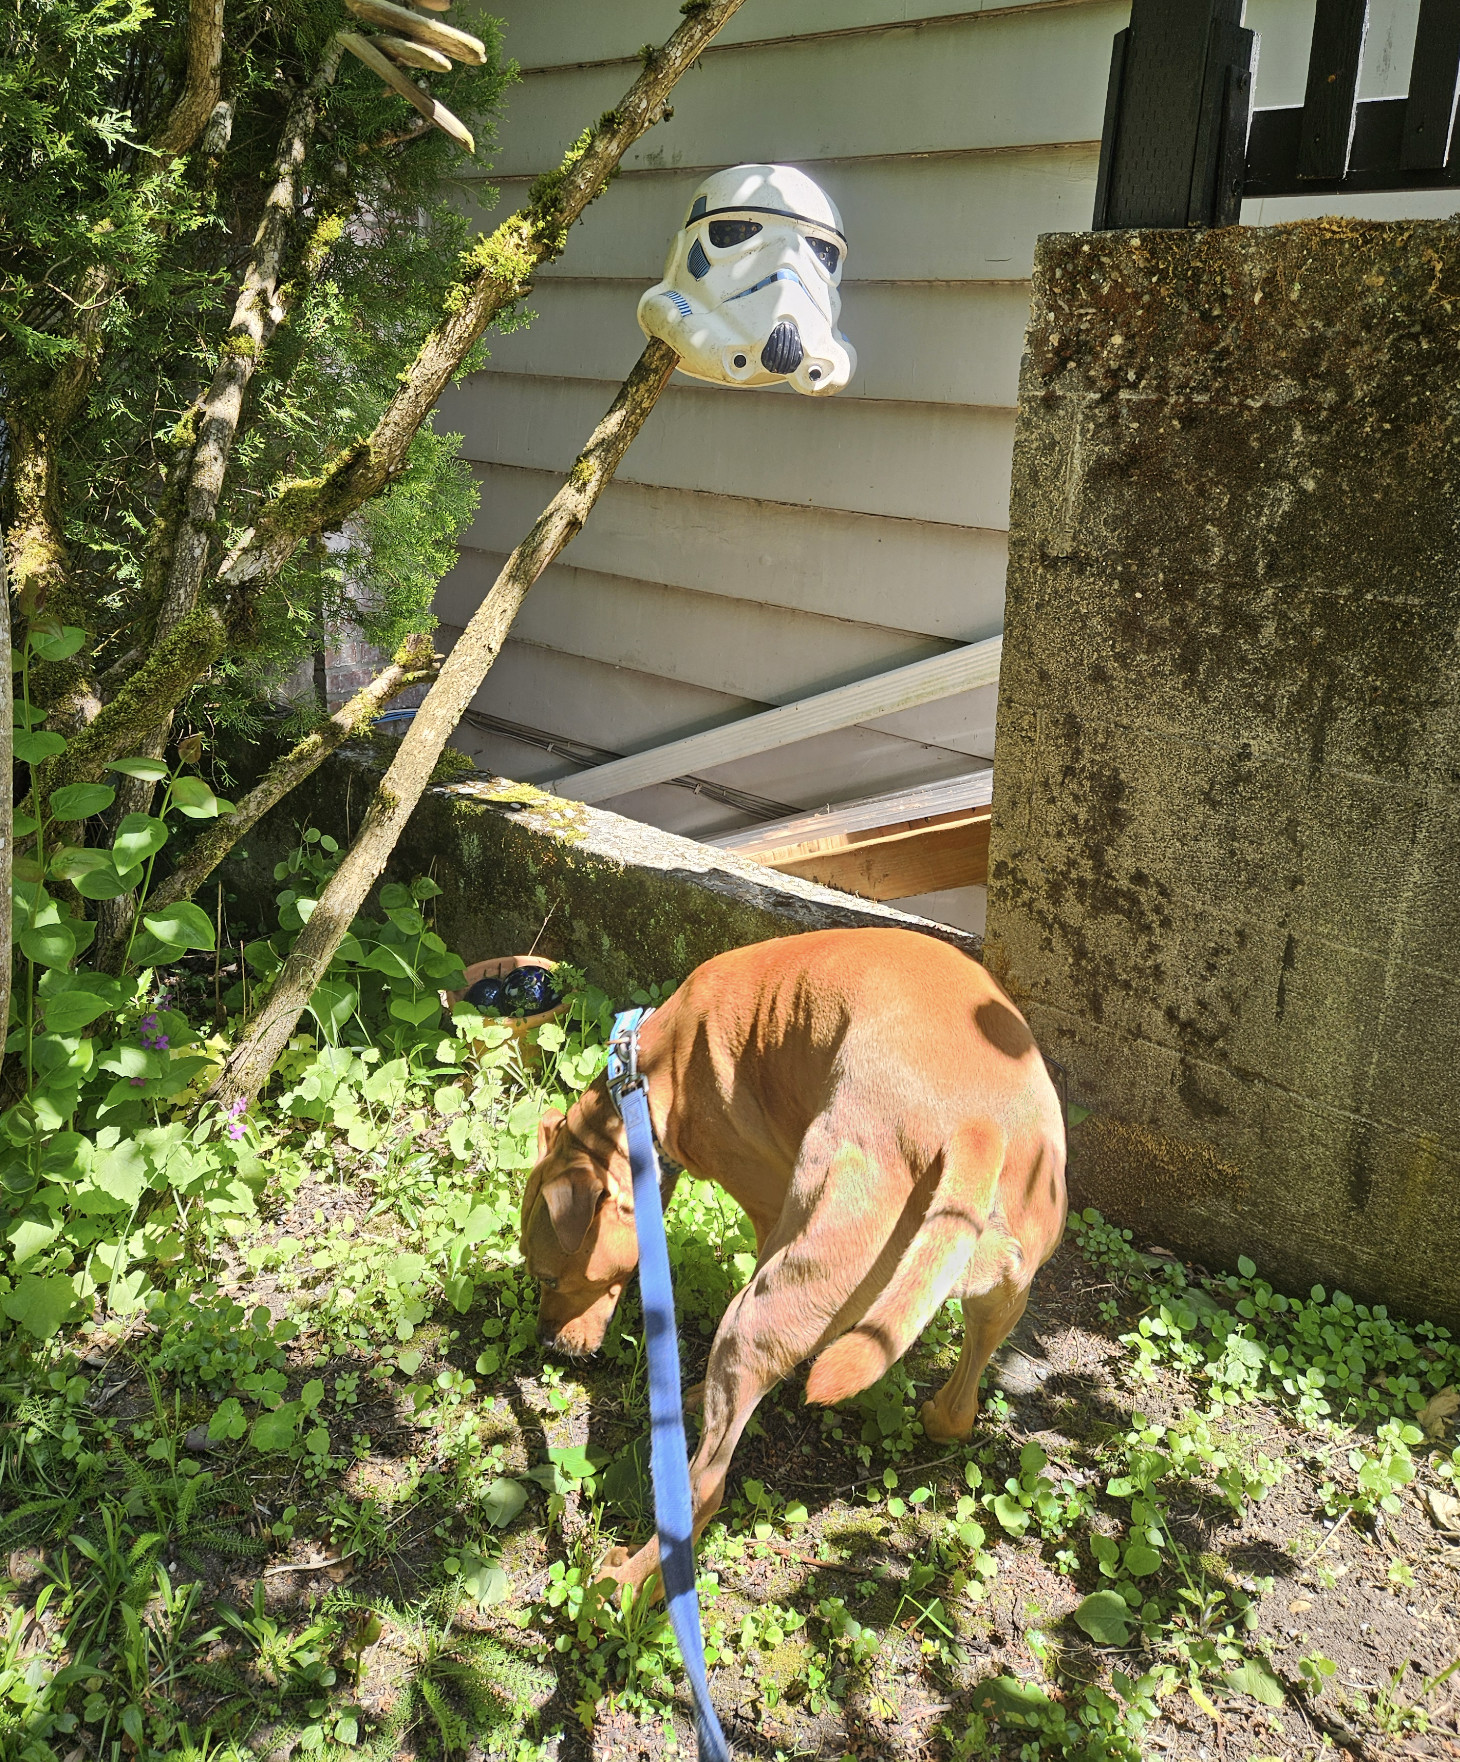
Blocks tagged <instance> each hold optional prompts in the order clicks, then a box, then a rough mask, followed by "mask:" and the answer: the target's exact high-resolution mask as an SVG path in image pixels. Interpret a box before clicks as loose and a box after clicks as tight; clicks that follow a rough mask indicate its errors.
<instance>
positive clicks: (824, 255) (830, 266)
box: [806, 239, 842, 275]
mask: <svg viewBox="0 0 1460 1762" xmlns="http://www.w3.org/2000/svg"><path fill="white" fill-rule="evenodd" d="M806 243H807V244H808V245H810V247H811V249H812V250H813V251H815V253H816V255H817V256H818V257H819V258H820V259H821V261H822V262H823V263H824V264H825V265H826V268H827V273H828V274H829V275H835V274H836V266H837V264H838V263H840V262H841V260H842V254H841V252H840V250H838V248H837V247H836V246H835V245H834V244H832V242H831V240H830V239H807V241H806Z"/></svg>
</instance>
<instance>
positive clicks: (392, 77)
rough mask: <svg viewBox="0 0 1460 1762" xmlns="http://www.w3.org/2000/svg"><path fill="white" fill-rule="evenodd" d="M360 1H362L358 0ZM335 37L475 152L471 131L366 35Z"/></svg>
mask: <svg viewBox="0 0 1460 1762" xmlns="http://www.w3.org/2000/svg"><path fill="white" fill-rule="evenodd" d="M361 3H362V4H363V0H361ZM336 40H337V41H338V42H340V43H342V44H343V45H344V47H345V48H346V49H348V50H349V51H350V53H351V54H352V55H353V56H354V57H355V58H356V60H357V61H363V62H364V63H365V65H366V67H368V68H369V69H370V71H371V72H372V73H375V74H378V75H379V76H380V78H381V79H382V80H384V81H385V83H386V85H388V86H389V87H391V89H392V90H393V91H397V92H399V93H400V95H401V97H402V98H404V99H405V100H406V102H407V103H408V104H414V105H415V107H416V109H417V110H419V111H420V113H421V115H422V116H424V117H425V118H426V120H427V122H432V123H434V124H435V125H436V127H437V128H439V129H440V130H441V131H442V133H443V134H448V135H450V136H451V138H452V140H453V141H456V142H457V143H458V144H459V145H461V146H463V147H465V148H466V150H467V152H468V153H475V152H476V143H475V142H474V141H473V140H472V136H471V131H470V129H468V128H467V126H466V124H465V123H464V122H462V121H461V120H460V119H459V118H458V117H456V116H453V115H452V113H451V112H450V111H449V110H448V109H447V108H446V106H445V105H444V104H440V103H438V102H437V101H436V99H434V98H433V97H432V96H431V94H430V93H429V92H423V91H422V90H421V88H420V87H419V86H418V85H416V84H415V83H414V82H413V81H411V80H408V79H407V78H406V76H405V75H404V74H403V73H402V72H401V70H400V69H399V68H398V67H397V66H396V65H395V64H394V63H393V62H390V61H387V60H386V58H385V57H384V56H383V55H382V54H381V53H380V51H379V50H378V49H377V48H376V47H375V45H374V43H372V42H371V41H370V39H369V38H368V37H362V36H361V35H360V34H359V32H358V31H338V32H336Z"/></svg>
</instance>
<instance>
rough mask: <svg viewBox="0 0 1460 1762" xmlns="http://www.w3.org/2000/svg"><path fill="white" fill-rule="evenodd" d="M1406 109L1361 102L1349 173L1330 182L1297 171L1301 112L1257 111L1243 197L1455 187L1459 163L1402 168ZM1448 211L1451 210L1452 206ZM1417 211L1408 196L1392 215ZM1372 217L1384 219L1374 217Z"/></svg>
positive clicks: (1391, 102) (1396, 103)
mask: <svg viewBox="0 0 1460 1762" xmlns="http://www.w3.org/2000/svg"><path fill="white" fill-rule="evenodd" d="M1407 108H1408V106H1407V104H1406V101H1405V100H1404V99H1403V98H1380V99H1376V100H1375V101H1374V102H1372V103H1367V104H1360V105H1359V106H1358V109H1357V111H1356V114H1355V120H1354V138H1353V146H1352V148H1351V150H1350V153H1349V159H1348V170H1347V171H1346V172H1345V173H1344V175H1343V176H1342V177H1329V178H1308V177H1303V176H1302V175H1301V174H1300V172H1299V170H1298V167H1299V166H1300V165H1301V150H1300V149H1301V130H1302V127H1303V121H1302V118H1303V114H1304V113H1303V112H1302V111H1299V110H1296V109H1293V110H1260V111H1258V112H1257V114H1256V115H1255V116H1254V117H1253V127H1252V136H1251V139H1250V141H1249V143H1248V156H1247V185H1246V189H1247V194H1248V197H1249V198H1251V197H1255V196H1284V195H1296V194H1299V193H1303V194H1307V193H1308V192H1309V191H1313V192H1315V193H1319V192H1328V191H1331V192H1334V193H1336V194H1338V193H1342V194H1363V193H1366V192H1370V191H1376V192H1377V191H1382V190H1406V191H1409V190H1426V189H1452V188H1454V186H1455V185H1456V184H1460V159H1452V160H1451V162H1450V164H1449V165H1446V166H1444V167H1442V168H1440V169H1439V170H1437V171H1423V170H1410V169H1406V168H1405V166H1404V165H1403V164H1402V145H1403V139H1404V119H1405V113H1406V110H1407ZM1449 207H1453V202H1451V203H1450V204H1449ZM1449 207H1442V208H1440V209H1439V210H1438V211H1437V212H1438V213H1439V214H1447V213H1448V212H1449ZM1319 212H1321V213H1325V214H1327V213H1332V212H1333V210H1332V208H1331V207H1328V206H1325V207H1323V208H1321V209H1320V210H1319ZM1366 212H1368V210H1366ZM1421 212H1422V210H1421V209H1420V208H1418V207H1416V206H1415V198H1410V199H1409V200H1407V201H1405V202H1402V203H1400V204H1399V207H1398V213H1397V214H1396V216H1395V217H1396V218H1398V217H1399V216H1401V215H1402V216H1405V217H1418V215H1419V214H1420V213H1421ZM1283 218H1285V219H1286V218H1288V216H1286V215H1284V216H1283ZM1374 218H1386V216H1381V215H1378V214H1375V215H1374Z"/></svg>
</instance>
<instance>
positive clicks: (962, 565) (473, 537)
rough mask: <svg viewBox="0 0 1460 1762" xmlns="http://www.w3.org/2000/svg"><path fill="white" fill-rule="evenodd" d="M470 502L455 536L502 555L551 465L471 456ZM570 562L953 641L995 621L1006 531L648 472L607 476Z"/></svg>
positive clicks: (1000, 607) (994, 627) (995, 627)
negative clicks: (891, 602) (674, 481)
mask: <svg viewBox="0 0 1460 1762" xmlns="http://www.w3.org/2000/svg"><path fill="white" fill-rule="evenodd" d="M477 472H478V476H479V478H480V480H481V484H482V500H481V505H480V507H479V508H478V510H477V514H476V518H475V519H474V520H473V522H472V524H471V526H470V527H469V528H468V529H467V531H466V533H465V534H464V535H463V543H464V544H465V545H467V546H468V547H471V548H474V549H476V550H480V551H500V552H503V553H506V552H507V551H509V550H510V549H511V548H512V547H513V546H514V545H515V544H517V542H518V541H519V540H520V539H521V537H522V535H523V534H524V533H525V532H526V531H527V530H528V529H529V527H530V526H531V525H532V523H533V521H534V520H535V519H536V518H537V516H538V514H539V512H540V511H541V510H542V508H543V507H544V506H545V505H546V503H547V502H548V500H549V499H550V498H551V497H552V496H553V495H554V494H555V493H556V491H557V488H558V485H559V484H560V483H561V481H562V478H561V476H560V475H559V474H558V473H556V472H552V471H531V470H524V469H522V468H521V467H518V466H509V465H482V466H478V468H477ZM567 556H568V559H569V561H570V562H571V564H572V565H574V566H576V567H579V568H584V569H596V570H598V571H599V572H600V573H603V574H608V575H628V576H635V577H638V578H640V579H642V580H645V581H657V582H662V583H664V584H665V585H666V586H669V587H687V588H691V589H693V590H694V591H695V592H696V593H701V594H723V595H725V596H727V597H728V598H730V599H734V600H750V601H758V602H764V603H767V604H770V605H775V606H784V607H786V608H787V609H788V610H791V611H804V612H815V613H819V614H821V615H822V616H824V617H828V618H850V619H855V620H856V621H857V622H859V623H865V624H881V623H884V622H885V621H886V618H887V608H888V595H889V593H891V594H894V595H895V596H896V603H897V624H898V628H899V629H902V630H909V631H916V632H918V633H919V634H922V635H925V636H941V637H946V638H947V639H948V640H949V641H952V642H977V641H979V640H980V639H981V638H983V637H986V636H997V635H998V633H999V631H1000V629H1001V628H1002V626H1003V615H1004V568H1005V564H1006V562H1007V559H1008V535H1007V534H1006V533H1004V532H1000V531H997V530H994V529H991V528H987V527H983V528H980V527H964V526H949V525H945V524H938V523H933V522H927V521H916V520H893V519H885V518H883V517H881V516H878V515H875V514H851V513H848V512H847V511H846V510H844V509H830V510H828V509H822V508H795V507H790V506H788V505H786V504H783V503H775V502H754V501H751V500H749V499H748V498H746V497H741V496H728V495H720V494H717V495H705V494H700V493H697V492H695V491H692V490H681V489H665V488H663V487H661V486H658V485H654V484H639V483H629V482H625V481H624V480H622V479H619V480H616V481H615V482H613V483H611V484H610V485H609V486H608V488H607V490H606V491H605V492H604V494H603V496H602V498H601V499H600V501H599V503H598V506H597V507H596V508H595V509H594V510H593V517H592V519H590V520H589V521H588V523H587V525H586V526H585V527H584V529H583V531H582V532H581V533H579V535H578V537H577V538H576V539H574V541H573V546H572V549H571V550H570V551H569V552H568V553H567Z"/></svg>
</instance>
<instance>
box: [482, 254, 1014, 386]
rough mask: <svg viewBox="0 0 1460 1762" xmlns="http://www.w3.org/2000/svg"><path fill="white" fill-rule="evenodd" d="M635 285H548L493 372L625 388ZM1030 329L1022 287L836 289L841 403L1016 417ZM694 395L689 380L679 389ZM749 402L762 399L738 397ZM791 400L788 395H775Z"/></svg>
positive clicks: (501, 346)
mask: <svg viewBox="0 0 1460 1762" xmlns="http://www.w3.org/2000/svg"><path fill="white" fill-rule="evenodd" d="M643 291H644V283H643V281H642V279H640V278H622V279H615V280H607V279H605V280H601V281H595V280H583V281H569V280H567V279H566V278H558V279H556V280H552V281H549V280H544V281H543V282H542V283H541V284H540V285H539V286H538V287H537V289H536V290H535V291H534V293H533V296H532V300H531V308H532V310H533V311H534V312H536V314H537V319H536V322H534V323H533V324H530V325H529V326H528V327H527V328H526V329H525V330H518V331H513V332H512V333H511V334H510V335H508V336H503V337H497V338H495V339H494V340H493V342H492V357H491V362H490V365H489V370H491V371H495V372H501V373H528V374H539V375H559V376H562V377H565V378H569V379H598V380H604V381H607V382H609V383H616V382H617V381H619V380H622V379H624V378H625V377H626V376H627V374H628V372H629V370H630V368H631V367H632V366H633V365H634V362H635V361H637V360H638V358H639V352H640V350H641V349H642V348H643V346H644V336H643V332H642V331H641V330H640V329H639V327H638V324H637V323H636V322H635V319H634V309H635V307H636V306H637V304H638V299H639V295H640V294H641V293H642V292H643ZM1028 321H1029V290H1028V288H1027V287H1026V286H1025V285H1024V284H1023V283H1022V282H1012V283H1011V282H1002V281H995V282H987V283H985V284H983V285H981V286H979V285H975V286H974V287H972V288H970V287H968V286H967V285H966V284H947V283H942V284H926V285H921V286H919V285H916V284H913V285H907V284H903V283H890V284H883V283H878V282H862V281H854V282H849V283H847V284H845V285H844V287H843V289H842V315H841V328H842V330H843V331H844V332H845V333H846V334H847V336H849V337H851V338H852V339H853V341H854V343H855V346H856V350H857V357H858V365H857V372H856V374H855V375H854V376H853V379H852V382H851V384H850V385H849V386H848V387H847V389H846V390H845V391H844V392H840V393H839V394H838V397H839V398H840V399H842V400H843V401H848V400H855V399H857V398H872V399H895V400H897V401H899V402H904V403H906V402H913V403H928V404H986V405H992V406H995V407H999V406H1002V407H1003V408H1005V409H1008V408H1012V406H1013V405H1014V403H1015V401H1016V399H1017V396H1018V389H1019V385H1018V382H1019V356H1020V353H1021V351H1022V350H1023V347H1024V327H1025V325H1026V324H1027V323H1028ZM675 383H676V384H679V385H694V384H695V383H696V382H695V381H693V380H690V379H687V378H683V377H682V378H680V379H678V380H676V381H675ZM738 395H740V396H755V397H756V398H757V399H758V400H759V399H760V398H763V397H764V396H766V395H767V394H766V393H752V394H746V393H741V394H738ZM770 395H772V396H774V397H779V398H794V397H796V396H797V395H798V394H797V393H795V392H792V391H773V392H772V393H770Z"/></svg>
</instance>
